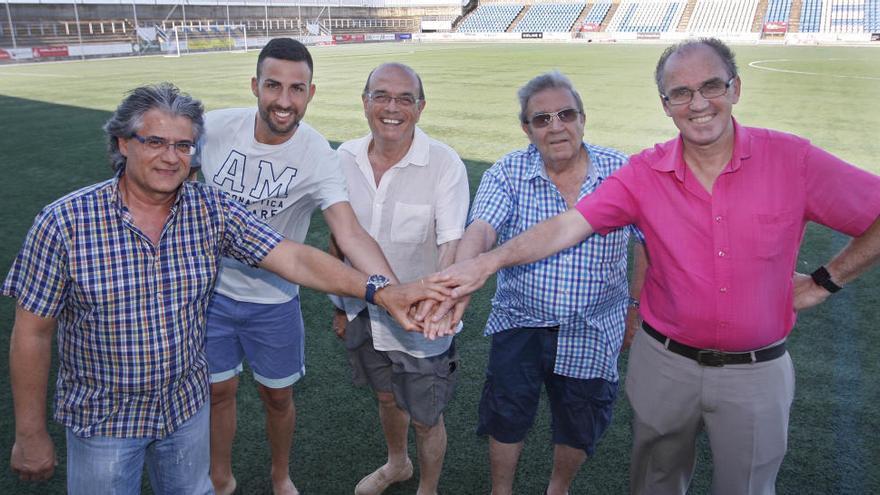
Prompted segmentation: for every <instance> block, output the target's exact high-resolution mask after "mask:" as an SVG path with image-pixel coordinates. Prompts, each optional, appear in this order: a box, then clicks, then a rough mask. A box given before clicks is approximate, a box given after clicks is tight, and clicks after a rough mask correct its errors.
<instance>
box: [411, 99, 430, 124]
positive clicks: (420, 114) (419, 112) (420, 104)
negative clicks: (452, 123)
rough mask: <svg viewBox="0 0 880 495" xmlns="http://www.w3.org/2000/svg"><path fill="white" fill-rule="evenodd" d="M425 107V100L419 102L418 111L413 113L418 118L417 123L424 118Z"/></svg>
mask: <svg viewBox="0 0 880 495" xmlns="http://www.w3.org/2000/svg"><path fill="white" fill-rule="evenodd" d="M425 105H427V103H426V102H425V100H419V103H418V104H417V105H416V111H415V112H413V113H414V114H415V116H416V123H418V122H419V119H420V118H421V117H422V110H424V109H425Z"/></svg>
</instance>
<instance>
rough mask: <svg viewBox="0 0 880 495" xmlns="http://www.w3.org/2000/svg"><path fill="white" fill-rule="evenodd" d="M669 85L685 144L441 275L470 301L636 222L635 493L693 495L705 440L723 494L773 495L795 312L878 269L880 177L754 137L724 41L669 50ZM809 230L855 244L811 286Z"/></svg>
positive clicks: (791, 142) (758, 132)
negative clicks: (506, 271) (503, 279)
mask: <svg viewBox="0 0 880 495" xmlns="http://www.w3.org/2000/svg"><path fill="white" fill-rule="evenodd" d="M656 82H657V87H658V90H659V92H660V99H661V103H662V105H663V110H664V111H665V112H666V114H667V115H668V116H669V117H671V118H672V120H673V122H674V123H675V125H676V127H678V129H679V131H680V134H679V136H678V137H677V138H676V139H673V140H671V141H669V142H666V143H663V144H659V145H656V146H655V147H654V148H650V149H647V150H644V151H642V152H641V153H639V154H637V155H634V156H633V157H631V158H630V163H629V165H628V166H626V167H623V168H622V169H620V170H619V171H618V172H617V173H616V174H614V175H613V176H612V177H610V178H609V179H608V180H606V181H605V183H604V184H603V185H602V186H601V187H600V188H599V189H598V190H597V191H596V192H595V193H593V194H591V195H589V196H587V197H585V198H584V199H583V200H581V201H580V202H579V203H578V204H577V205H576V207H575V208H573V209H571V210H569V211H567V212H566V213H563V214H560V215H558V216H556V217H553V218H551V219H549V220H547V221H545V222H542V223H540V224H538V225H536V226H534V227H533V228H531V229H529V230H528V231H527V232H525V233H523V234H522V235H520V236H518V237H516V238H514V239H512V240H511V241H508V242H507V243H505V244H504V245H502V246H501V247H499V248H497V249H495V250H493V251H491V252H489V253H486V254H484V255H482V256H480V257H477V258H474V259H473V260H469V261H467V262H463V263H460V264H456V265H453V266H452V267H450V268H449V269H448V270H446V271H444V272H443V274H444V275H447V276H450V277H451V278H452V280H453V281H454V282H456V283H457V284H459V287H458V288H457V289H456V291H455V294H454V295H456V296H457V297H460V296H462V295H464V294H467V293H470V292H473V291H474V290H476V289H477V288H479V287H480V286H482V284H483V283H484V282H485V280H486V279H487V278H488V277H489V276H490V275H491V274H492V273H494V272H496V271H497V270H499V269H500V268H502V267H507V266H512V265H518V264H523V263H531V262H534V261H535V260H538V259H542V258H544V257H546V256H548V255H551V254H553V253H555V252H557V251H560V250H562V249H565V248H567V247H568V246H571V245H573V244H575V243H577V242H580V241H582V240H583V239H584V238H585V237H587V236H590V235H592V234H593V233H594V232H597V233H599V234H602V235H604V234H607V233H608V232H610V231H612V230H614V229H617V228H620V227H622V226H624V225H629V224H635V225H636V226H638V227H639V228H640V229H641V230H642V232H644V234H645V240H646V248H647V251H648V254H649V266H648V271H647V274H646V279H645V284H644V288H643V290H642V292H641V315H642V317H643V318H644V325H643V327H644V330H645V331H644V332H639V333H638V334H637V335H636V336H635V340H634V343H633V348H632V353H631V355H630V359H629V363H630V365H629V370H628V373H627V378H626V391H627V396H628V398H629V401H630V404H631V405H632V407H633V411H634V417H633V432H634V438H633V452H632V459H631V467H630V471H631V473H630V475H631V479H630V488H631V492H632V493H639V494H641V493H650V494H667V493H670V494H684V493H685V492H686V491H687V487H688V484H689V482H690V478H691V475H692V473H693V470H694V466H695V442H696V437H697V435H698V433H699V432H700V431H701V429H703V428H705V430H706V432H707V434H708V436H709V441H710V444H711V448H712V455H713V470H714V471H713V483H712V493H713V494H727V493H730V494H766V493H774V492H775V480H776V474H777V472H778V471H779V466H780V464H781V463H782V459H783V457H784V456H785V451H786V442H787V431H788V417H789V411H790V407H791V402H792V399H793V397H794V370H793V367H792V364H791V359H790V357H789V355H788V353H787V352H786V351H785V339H786V336H787V335H788V334H789V333H790V332H791V330H792V327H793V325H794V322H795V311H796V310H799V309H804V308H808V307H810V306H814V305H816V304H819V303H821V302H822V301H824V300H825V298H826V297H828V296H829V295H830V294H831V293H832V292H836V291H837V290H839V289H840V287H841V286H843V285H844V284H846V283H847V282H849V281H851V280H853V279H854V278H856V277H857V276H858V275H859V274H861V273H862V272H864V271H865V270H867V269H868V268H869V267H870V266H871V265H872V264H873V263H874V262H876V261H877V259H878V258H880V177H877V176H875V175H872V174H870V173H868V172H865V171H863V170H860V169H858V168H856V167H854V166H852V165H850V164H848V163H846V162H844V161H842V160H840V159H838V158H836V157H834V156H832V155H830V154H829V153H827V152H825V151H823V150H821V149H819V148H817V147H815V146H813V145H811V144H810V142H809V141H807V140H805V139H803V138H799V137H796V136H792V135H789V134H783V133H780V132H776V131H771V130H767V129H758V128H749V127H744V126H741V125H740V124H739V123H738V122H737V121H736V120H735V119H733V117H732V115H731V113H732V109H733V105H735V104H736V103H737V102H738V101H739V97H740V91H741V89H742V83H741V81H740V78H739V76H738V74H737V67H736V63H735V60H734V56H733V53H732V52H731V51H730V49H729V48H728V47H727V46H726V45H725V44H724V43H722V42H721V41H718V40H715V39H700V40H690V41H685V42H683V43H680V44H678V45H675V46H672V47H670V48H668V49H667V50H666V51H665V52H664V53H663V55H662V56H661V57H660V60H659V62H658V64H657V71H656ZM808 221H812V222H816V223H819V224H822V225H826V226H828V227H830V228H832V229H834V230H837V231H839V232H842V233H845V234H847V235H850V236H853V237H854V238H853V240H852V241H851V242H850V243H849V245H847V246H846V248H844V249H843V250H842V251H841V252H840V253H838V254H837V255H836V256H835V257H834V258H833V259H831V260H830V261H829V262H828V263H827V264H826V265H825V266H824V267H819V268H818V269H817V270H816V271H814V272H813V273H812V275H804V274H800V273H796V272H795V271H794V266H795V261H796V259H797V253H798V249H799V247H800V243H801V241H802V238H803V233H804V227H805V225H806V223H807V222H808ZM449 305H450V303H446V304H444V305H443V306H441V308H440V309H439V310H438V314H442V312H443V311H445V309H446V306H449Z"/></svg>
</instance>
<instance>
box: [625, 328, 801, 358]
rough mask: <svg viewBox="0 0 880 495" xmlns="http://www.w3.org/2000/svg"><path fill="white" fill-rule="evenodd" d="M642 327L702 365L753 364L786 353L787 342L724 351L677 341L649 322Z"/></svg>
mask: <svg viewBox="0 0 880 495" xmlns="http://www.w3.org/2000/svg"><path fill="white" fill-rule="evenodd" d="M642 328H644V329H645V333H647V334H648V335H650V336H651V337H653V338H654V339H656V340H657V341H658V342H660V343H661V344H663V346H664V347H666V348H667V349H669V350H670V351H672V352H674V353H676V354H678V355H679V356H684V357H686V358H689V359H693V360H694V361H696V362H697V363H699V364H700V365H702V366H716V367H718V366H724V365H725V364H752V363H760V362H763V361H770V360H772V359H776V358H778V357H780V356H782V355H783V354H785V342H782V343H780V344H777V345H774V346H773V347H768V348H766V349H761V350H759V351H751V352H722V351H718V350H715V349H697V348H696V347H691V346H689V345H684V344H682V343H681V342H676V341H674V340H672V339H670V338H669V337H667V336H665V335H663V334H662V333H660V332H658V331H657V330H656V329H655V328H654V327H652V326H651V325H648V322H646V321H643V322H642Z"/></svg>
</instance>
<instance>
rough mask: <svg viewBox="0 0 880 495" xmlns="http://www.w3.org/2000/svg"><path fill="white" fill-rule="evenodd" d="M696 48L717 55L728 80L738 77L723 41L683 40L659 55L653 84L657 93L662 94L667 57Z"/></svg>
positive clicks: (734, 59) (732, 58)
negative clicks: (710, 50)
mask: <svg viewBox="0 0 880 495" xmlns="http://www.w3.org/2000/svg"><path fill="white" fill-rule="evenodd" d="M698 46H707V47H709V48H711V49H712V51H714V52H715V53H716V54H717V55H718V58H720V59H721V62H723V63H724V67H725V68H726V69H727V74H728V76H729V78H734V77H737V76H738V75H739V70H738V69H737V67H736V57H735V56H734V54H733V50H731V49H730V47H729V46H727V44H725V43H724V42H723V41H721V40H719V39H718V38H698V39H693V40H685V41H682V42H681V43H676V44H674V45H672V46H670V47H667V48H666V50H663V54H662V55H660V60H658V61H657V68H656V69H655V70H654V82H656V83H657V91H659V92H660V93H661V94H663V71H664V70H666V61H667V60H669V57H671V56H673V55H675V54H676V53H682V52H686V51H688V50H692V49H694V48H696V47H698Z"/></svg>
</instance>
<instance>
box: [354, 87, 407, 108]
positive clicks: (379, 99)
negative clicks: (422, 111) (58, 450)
mask: <svg viewBox="0 0 880 495" xmlns="http://www.w3.org/2000/svg"><path fill="white" fill-rule="evenodd" d="M365 94H366V96H367V98H369V99H370V101H372V102H373V103H378V104H379V105H388V104H390V103H391V101H392V100H394V102H396V103H397V104H398V105H400V106H402V107H411V106H413V105H415V104H416V103H418V101H419V100H420V99H421V98H416V97H415V96H413V95H402V96H391V95H390V94H388V93H385V92H382V91H373V92H368V93H365Z"/></svg>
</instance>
